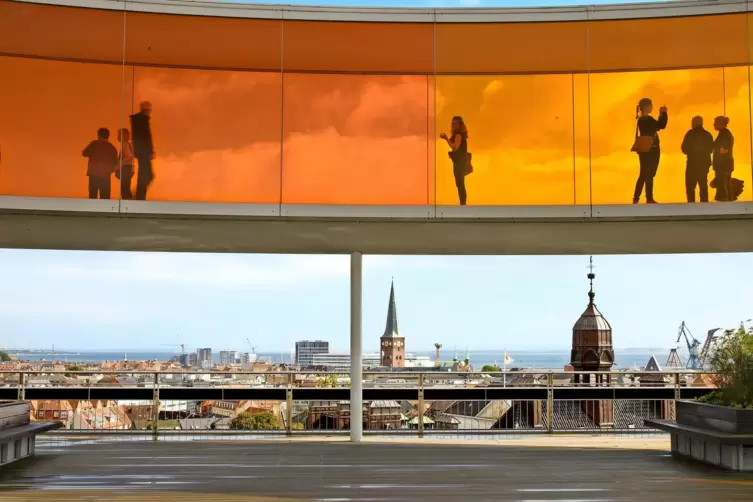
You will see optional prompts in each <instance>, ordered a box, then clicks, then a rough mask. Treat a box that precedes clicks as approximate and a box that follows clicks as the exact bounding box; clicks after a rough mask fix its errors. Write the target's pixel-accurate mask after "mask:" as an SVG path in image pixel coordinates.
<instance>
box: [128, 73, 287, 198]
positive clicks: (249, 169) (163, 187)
mask: <svg viewBox="0 0 753 502" xmlns="http://www.w3.org/2000/svg"><path fill="white" fill-rule="evenodd" d="M280 80H281V77H280V75H279V74H275V73H256V72H229V71H219V70H184V69H167V68H154V67H127V74H126V93H125V94H126V111H125V115H126V118H127V123H128V125H129V126H130V127H131V129H132V130H131V136H132V142H133V154H134V157H135V160H136V168H135V170H136V173H135V176H134V179H133V181H132V184H131V186H130V188H131V191H132V192H133V194H134V198H136V199H142V200H143V199H149V200H164V201H194V202H249V203H276V202H279V198H280V117H281V105H280V99H281V97H280ZM126 192H128V188H126Z"/></svg>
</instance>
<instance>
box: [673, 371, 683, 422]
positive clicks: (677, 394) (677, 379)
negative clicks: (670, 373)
mask: <svg viewBox="0 0 753 502" xmlns="http://www.w3.org/2000/svg"><path fill="white" fill-rule="evenodd" d="M674 380H675V382H674V383H675V399H674V401H672V409H671V412H672V418H673V419H674V418H675V417H676V416H677V415H676V410H677V401H679V400H680V398H681V396H680V374H679V373H675V378H674Z"/></svg>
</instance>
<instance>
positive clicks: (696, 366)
mask: <svg viewBox="0 0 753 502" xmlns="http://www.w3.org/2000/svg"><path fill="white" fill-rule="evenodd" d="M683 336H684V337H685V344H686V345H687V346H688V362H687V363H686V364H685V368H687V369H689V370H700V369H701V368H702V366H701V358H700V357H699V355H698V347H700V345H701V342H699V341H698V340H696V339H695V337H694V336H693V333H691V332H690V330H689V329H688V327H687V326H685V321H683V322H682V324H680V329H679V330H678V332H677V342H675V343H680V340H681V339H682V337H683Z"/></svg>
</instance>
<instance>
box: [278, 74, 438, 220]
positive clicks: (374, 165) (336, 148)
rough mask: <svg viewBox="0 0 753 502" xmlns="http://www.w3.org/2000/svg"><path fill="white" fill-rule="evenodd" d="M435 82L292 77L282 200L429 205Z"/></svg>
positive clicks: (287, 101)
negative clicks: (431, 108) (431, 84)
mask: <svg viewBox="0 0 753 502" xmlns="http://www.w3.org/2000/svg"><path fill="white" fill-rule="evenodd" d="M427 83H428V79H427V78H426V77H425V76H392V75H311V74H286V75H285V79H284V93H285V97H284V103H285V106H284V109H283V114H284V122H283V124H284V131H283V141H284V152H283V166H282V202H283V203H288V204H383V205H425V204H428V200H429V192H430V187H429V175H428V170H429V164H428V149H429V137H428V131H429V123H428V120H429V110H428V108H429V105H428V99H429V94H428V88H427Z"/></svg>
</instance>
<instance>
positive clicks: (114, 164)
mask: <svg viewBox="0 0 753 502" xmlns="http://www.w3.org/2000/svg"><path fill="white" fill-rule="evenodd" d="M109 139H110V131H109V130H108V129H107V128H104V127H102V128H100V129H99V130H97V139H95V140H94V141H92V142H91V143H89V144H88V145H86V148H84V151H83V152H81V154H82V155H83V156H84V157H86V158H88V159H89V165H88V168H87V169H86V175H87V176H88V177H89V198H90V199H96V198H97V196H99V198H100V199H109V198H110V187H111V185H110V181H111V177H112V173H114V172H115V170H116V169H117V168H118V150H117V149H116V148H115V147H114V146H113V145H112V143H110V141H109Z"/></svg>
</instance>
